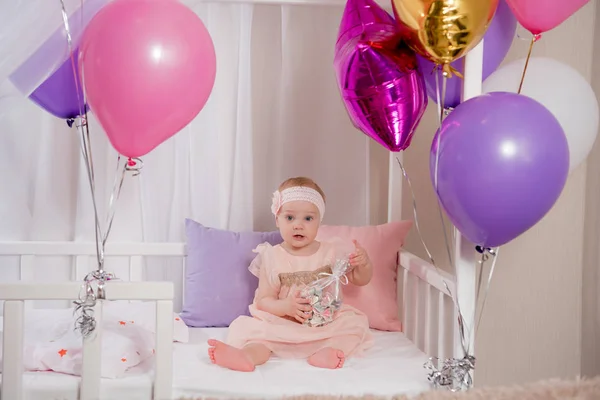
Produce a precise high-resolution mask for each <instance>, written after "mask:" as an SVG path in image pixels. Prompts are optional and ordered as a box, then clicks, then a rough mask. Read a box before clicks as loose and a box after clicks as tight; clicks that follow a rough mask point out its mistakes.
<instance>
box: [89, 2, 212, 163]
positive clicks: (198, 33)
mask: <svg viewBox="0 0 600 400" xmlns="http://www.w3.org/2000/svg"><path fill="white" fill-rule="evenodd" d="M215 58H216V57H215V49H214V46H213V42H212V40H211V37H210V34H209V33H208V31H207V30H206V27H205V26H204V24H203V23H202V21H201V20H200V18H198V16H197V15H196V14H194V12H192V11H191V10H190V9H189V8H187V7H186V6H184V5H183V4H181V3H180V2H179V1H173V0H114V1H112V2H111V3H109V4H108V5H107V6H106V7H104V8H103V9H102V10H101V11H100V12H99V13H98V14H97V15H96V16H95V17H94V18H93V19H92V21H90V24H89V25H88V27H87V28H86V31H85V33H84V36H83V38H82V42H81V46H80V57H79V68H80V70H81V73H82V77H83V81H84V82H83V85H84V88H85V93H86V96H87V101H88V104H89V106H90V108H91V109H92V111H93V112H94V114H95V115H96V117H97V118H98V121H99V122H100V124H101V125H102V127H103V128H104V130H105V131H106V134H107V135H108V138H109V139H110V142H111V144H112V145H113V147H114V148H115V149H116V150H117V151H118V152H119V153H121V154H123V155H125V156H127V157H140V156H142V155H144V154H146V153H148V152H150V151H151V150H153V149H154V148H155V147H156V146H158V145H159V144H161V143H162V142H164V141H165V140H167V139H168V138H170V137H171V136H173V135H175V134H176V133H177V132H179V131H180V130H181V129H182V128H183V127H185V126H186V125H187V124H188V123H190V121H192V120H193V119H194V118H195V117H196V115H198V113H199V112H200V110H202V108H203V107H204V105H205V104H206V101H207V100H208V97H209V96H210V93H211V91H212V88H213V85H214V81H215V75H216V59H215Z"/></svg>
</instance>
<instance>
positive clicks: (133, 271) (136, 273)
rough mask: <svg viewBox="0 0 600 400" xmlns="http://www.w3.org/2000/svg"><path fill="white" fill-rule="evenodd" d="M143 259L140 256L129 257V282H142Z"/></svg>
mask: <svg viewBox="0 0 600 400" xmlns="http://www.w3.org/2000/svg"><path fill="white" fill-rule="evenodd" d="M143 265H144V258H143V257H142V256H131V257H130V258H129V280H130V281H131V282H141V281H142V280H143V278H144V277H143V273H144V271H143Z"/></svg>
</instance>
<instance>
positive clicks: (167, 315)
mask: <svg viewBox="0 0 600 400" xmlns="http://www.w3.org/2000/svg"><path fill="white" fill-rule="evenodd" d="M173 324H174V321H173V301H172V300H158V301H157V302H156V354H155V356H154V357H155V358H154V362H155V371H156V372H155V375H154V395H153V399H154V400H168V399H171V398H172V395H173V394H172V393H173V389H172V386H173Z"/></svg>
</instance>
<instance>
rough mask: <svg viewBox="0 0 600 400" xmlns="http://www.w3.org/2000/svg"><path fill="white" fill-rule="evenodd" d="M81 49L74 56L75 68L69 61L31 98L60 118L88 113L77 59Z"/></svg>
mask: <svg viewBox="0 0 600 400" xmlns="http://www.w3.org/2000/svg"><path fill="white" fill-rule="evenodd" d="M78 56H79V49H77V50H76V51H75V53H74V54H73V57H74V62H75V68H73V66H72V64H71V59H70V58H69V59H67V60H66V61H65V62H64V63H63V64H62V65H61V66H60V68H59V69H58V70H56V71H54V73H53V74H52V75H51V76H50V77H49V78H48V79H46V81H44V83H42V84H41V85H40V86H39V87H38V88H37V89H36V90H34V91H33V93H31V95H29V98H30V99H31V100H32V101H33V102H35V103H36V104H37V105H39V106H40V107H42V108H43V109H45V110H46V111H48V112H49V113H50V114H52V115H54V116H55V117H58V118H64V119H70V118H75V117H77V116H78V115H81V114H82V112H86V111H87V105H86V104H85V103H84V97H83V90H82V85H81V80H80V78H79V68H77V57H78Z"/></svg>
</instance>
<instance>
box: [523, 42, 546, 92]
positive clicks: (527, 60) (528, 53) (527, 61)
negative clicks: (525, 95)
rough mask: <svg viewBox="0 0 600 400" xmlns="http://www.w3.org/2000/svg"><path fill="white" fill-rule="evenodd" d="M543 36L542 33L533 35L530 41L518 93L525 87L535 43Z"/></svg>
mask: <svg viewBox="0 0 600 400" xmlns="http://www.w3.org/2000/svg"><path fill="white" fill-rule="evenodd" d="M541 37H542V35H540V34H537V35H533V37H532V38H531V42H529V50H528V51H527V58H526V59H525V67H524V68H523V74H522V75H521V82H520V83H519V90H518V91H517V93H518V94H521V89H523V82H524V81H525V73H526V72H527V66H528V65H529V59H530V58H531V52H532V51H533V45H534V44H535V42H537V41H538V40H540V38H541Z"/></svg>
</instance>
